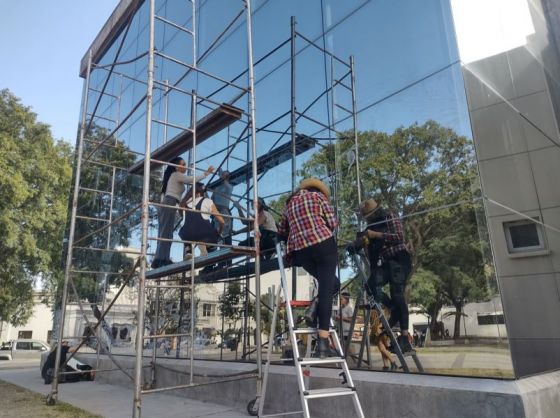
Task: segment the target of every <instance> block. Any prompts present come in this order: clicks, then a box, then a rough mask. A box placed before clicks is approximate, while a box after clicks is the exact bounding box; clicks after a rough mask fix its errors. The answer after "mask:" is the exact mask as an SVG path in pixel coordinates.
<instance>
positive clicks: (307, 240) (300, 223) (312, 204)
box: [278, 178, 338, 358]
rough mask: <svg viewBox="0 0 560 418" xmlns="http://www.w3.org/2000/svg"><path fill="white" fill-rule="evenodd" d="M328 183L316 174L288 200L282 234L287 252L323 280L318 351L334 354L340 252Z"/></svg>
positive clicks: (320, 354)
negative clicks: (334, 305) (333, 320)
mask: <svg viewBox="0 0 560 418" xmlns="http://www.w3.org/2000/svg"><path fill="white" fill-rule="evenodd" d="M329 198H330V193H329V189H328V188H327V186H326V185H325V184H324V183H323V182H322V181H320V180H319V179H315V178H308V179H305V180H303V181H302V182H301V184H300V185H299V188H298V190H297V191H296V192H294V193H293V194H292V196H290V198H289V199H288V200H287V202H286V206H285V208H284V212H283V214H282V219H281V221H280V227H279V230H278V234H279V235H280V237H282V238H284V239H286V240H287V244H288V245H287V247H288V248H287V254H288V257H289V258H291V260H292V262H293V265H295V266H300V267H303V268H304V269H305V270H306V271H307V272H308V273H310V274H311V275H312V276H313V277H315V278H316V279H317V281H318V283H319V292H318V302H317V303H312V305H313V306H314V307H315V308H316V310H315V312H312V315H313V316H316V317H317V318H318V320H319V330H318V333H319V341H318V344H317V348H316V350H315V355H316V356H317V357H320V358H325V357H330V356H333V355H334V354H335V353H333V352H332V351H331V349H330V343H329V326H330V320H331V313H332V301H333V293H334V291H335V289H338V278H337V277H336V265H337V259H338V253H337V249H336V242H335V239H334V231H335V228H336V227H337V225H338V221H337V219H336V216H335V212H334V208H333V206H332V205H331V203H330V201H329Z"/></svg>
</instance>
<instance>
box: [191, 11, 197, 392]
mask: <svg viewBox="0 0 560 418" xmlns="http://www.w3.org/2000/svg"><path fill="white" fill-rule="evenodd" d="M193 4H194V0H193ZM193 12H194V9H193ZM193 21H194V17H193ZM193 61H194V62H195V64H194V65H195V66H196V59H193ZM196 101H197V98H196V91H195V90H193V91H192V105H191V115H192V117H191V120H192V126H191V129H192V135H193V146H192V158H193V163H192V164H193V186H192V194H191V209H193V210H194V209H195V208H196V205H195V201H196V187H195V186H196V118H197V116H196V113H197V112H196ZM191 254H192V256H193V257H194V245H193V244H191ZM194 275H195V270H194V263H191V301H190V305H191V320H190V323H191V324H190V340H191V341H190V344H189V347H190V353H189V355H190V358H189V383H190V384H191V385H192V384H193V383H194V328H195V321H196V315H195V292H194Z"/></svg>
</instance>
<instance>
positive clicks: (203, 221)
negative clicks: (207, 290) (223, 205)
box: [179, 183, 225, 255]
mask: <svg viewBox="0 0 560 418" xmlns="http://www.w3.org/2000/svg"><path fill="white" fill-rule="evenodd" d="M205 194H206V188H205V187H204V185H203V184H202V183H196V185H195V187H194V190H189V191H188V192H187V194H186V195H185V197H184V198H183V200H182V201H181V207H186V208H187V209H194V210H191V211H186V212H185V222H184V223H183V226H182V227H181V229H180V230H179V236H180V237H181V239H182V240H184V241H196V242H202V243H208V244H217V243H218V239H219V238H220V235H221V233H222V232H223V230H224V224H225V222H224V218H223V217H222V215H221V214H220V212H218V209H217V208H216V205H214V202H213V201H212V200H211V199H209V198H207V197H206V196H205ZM193 196H194V199H193ZM211 216H213V217H214V219H215V220H216V222H217V224H218V225H219V226H218V228H219V230H218V231H216V230H215V229H214V227H213V226H212V222H211V221H210V217H211ZM200 249H201V252H202V255H204V253H205V252H206V249H202V248H200ZM215 249H216V246H210V248H209V250H208V251H214V250H215ZM185 254H192V248H191V245H189V244H185Z"/></svg>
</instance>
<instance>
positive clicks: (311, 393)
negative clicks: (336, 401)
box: [303, 387, 356, 399]
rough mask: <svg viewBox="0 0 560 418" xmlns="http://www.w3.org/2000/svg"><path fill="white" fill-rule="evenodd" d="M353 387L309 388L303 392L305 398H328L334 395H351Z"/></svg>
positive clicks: (353, 391)
mask: <svg viewBox="0 0 560 418" xmlns="http://www.w3.org/2000/svg"><path fill="white" fill-rule="evenodd" d="M355 392H356V389H355V388H352V387H350V388H325V389H309V390H306V391H305V392H303V396H305V398H306V399H317V398H330V397H334V396H346V395H353V394H354V393H355Z"/></svg>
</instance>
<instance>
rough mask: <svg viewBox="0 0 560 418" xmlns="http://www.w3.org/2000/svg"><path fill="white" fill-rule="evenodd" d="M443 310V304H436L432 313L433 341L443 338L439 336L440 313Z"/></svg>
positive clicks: (431, 330) (431, 329)
mask: <svg viewBox="0 0 560 418" xmlns="http://www.w3.org/2000/svg"><path fill="white" fill-rule="evenodd" d="M440 310H441V303H440V302H437V303H435V304H434V307H433V309H432V310H431V312H430V315H431V318H430V332H431V334H432V339H433V340H438V339H440V338H441V336H440V335H439V327H438V319H437V318H438V315H439V311H440Z"/></svg>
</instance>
